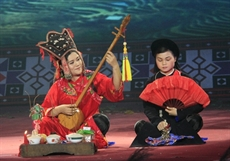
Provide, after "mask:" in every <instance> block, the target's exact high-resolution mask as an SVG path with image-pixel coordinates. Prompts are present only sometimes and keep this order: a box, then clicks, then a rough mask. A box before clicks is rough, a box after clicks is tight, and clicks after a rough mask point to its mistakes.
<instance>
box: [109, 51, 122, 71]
mask: <svg viewBox="0 0 230 161" xmlns="http://www.w3.org/2000/svg"><path fill="white" fill-rule="evenodd" d="M106 62H107V63H108V64H109V65H111V66H112V67H113V68H115V67H119V64H118V62H117V58H116V57H115V55H114V54H113V53H112V52H111V51H109V52H107V53H106Z"/></svg>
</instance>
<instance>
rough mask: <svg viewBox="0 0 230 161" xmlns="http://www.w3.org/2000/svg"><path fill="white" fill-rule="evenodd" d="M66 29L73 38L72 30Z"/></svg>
mask: <svg viewBox="0 0 230 161" xmlns="http://www.w3.org/2000/svg"><path fill="white" fill-rule="evenodd" d="M67 31H68V32H69V35H70V36H71V37H72V38H73V37H74V35H73V32H72V30H71V29H70V28H67Z"/></svg>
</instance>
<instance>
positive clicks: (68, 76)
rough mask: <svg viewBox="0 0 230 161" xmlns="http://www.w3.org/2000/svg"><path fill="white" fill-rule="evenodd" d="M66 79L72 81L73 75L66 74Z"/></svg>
mask: <svg viewBox="0 0 230 161" xmlns="http://www.w3.org/2000/svg"><path fill="white" fill-rule="evenodd" d="M64 77H65V79H67V80H71V79H72V75H71V74H64Z"/></svg>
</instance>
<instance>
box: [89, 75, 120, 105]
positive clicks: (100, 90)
mask: <svg viewBox="0 0 230 161" xmlns="http://www.w3.org/2000/svg"><path fill="white" fill-rule="evenodd" d="M93 84H94V86H95V88H96V91H97V94H98V95H100V96H103V97H105V98H106V99H107V100H109V101H111V102H118V101H121V100H123V99H124V95H123V91H124V84H123V82H121V85H120V89H119V90H116V89H115V88H114V85H113V78H109V77H107V76H106V75H104V74H102V73H97V75H96V77H95V80H94V82H93Z"/></svg>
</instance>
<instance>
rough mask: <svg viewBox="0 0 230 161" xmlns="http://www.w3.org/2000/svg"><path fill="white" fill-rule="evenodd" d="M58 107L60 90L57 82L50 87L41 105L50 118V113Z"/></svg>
mask: <svg viewBox="0 0 230 161" xmlns="http://www.w3.org/2000/svg"><path fill="white" fill-rule="evenodd" d="M57 105H58V88H57V82H55V83H54V84H53V85H52V86H51V87H50V89H49V91H48V93H47V94H46V96H45V99H44V101H43V103H42V105H41V106H42V107H43V108H44V112H45V116H48V115H49V112H50V111H51V110H52V109H53V108H54V107H55V106H57Z"/></svg>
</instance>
